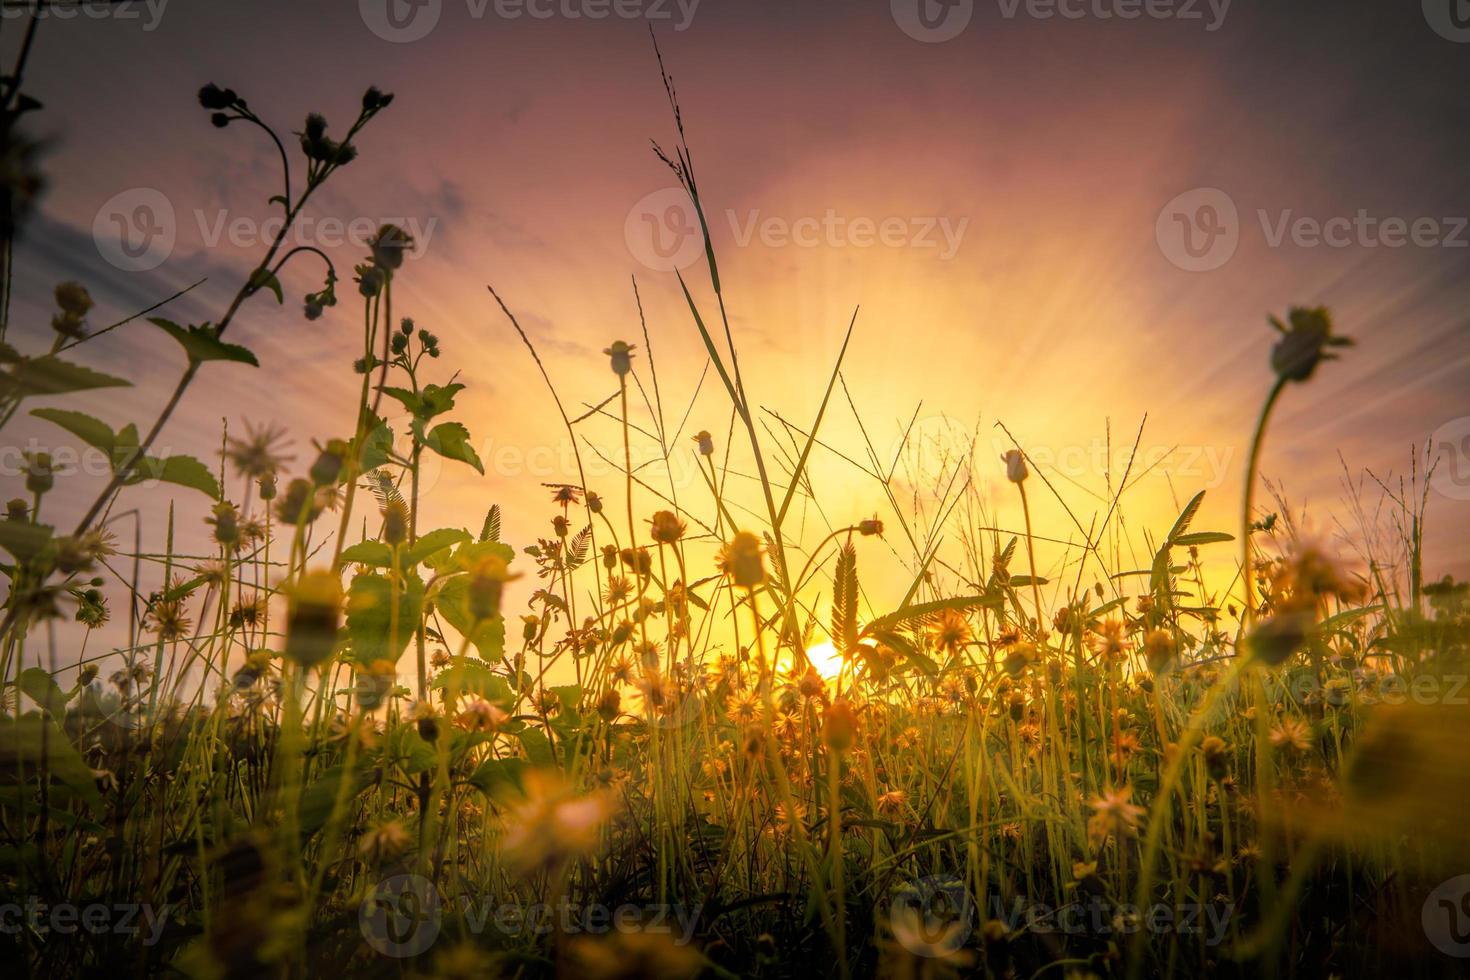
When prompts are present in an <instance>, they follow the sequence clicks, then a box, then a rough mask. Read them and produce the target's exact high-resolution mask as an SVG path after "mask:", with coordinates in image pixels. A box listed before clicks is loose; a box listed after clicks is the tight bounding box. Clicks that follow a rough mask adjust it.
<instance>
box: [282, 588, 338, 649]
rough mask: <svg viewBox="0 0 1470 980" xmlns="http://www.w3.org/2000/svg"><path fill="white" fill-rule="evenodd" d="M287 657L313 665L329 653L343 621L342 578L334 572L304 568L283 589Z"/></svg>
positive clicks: (335, 643)
mask: <svg viewBox="0 0 1470 980" xmlns="http://www.w3.org/2000/svg"><path fill="white" fill-rule="evenodd" d="M286 596H287V607H286V650H285V653H286V657H287V658H288V659H290V660H294V661H295V662H296V663H298V664H300V665H302V666H303V667H314V666H316V665H317V664H319V663H322V662H323V661H325V660H326V659H327V658H329V657H331V655H332V651H333V650H334V649H335V648H336V645H337V628H338V626H339V625H340V624H341V621H342V581H341V579H339V578H338V577H337V574H336V573H335V572H331V571H327V570H324V569H318V570H316V571H311V572H305V573H303V574H302V575H301V577H300V578H298V579H297V580H296V581H295V582H293V583H292V584H291V585H290V587H289V588H288V589H287V590H286Z"/></svg>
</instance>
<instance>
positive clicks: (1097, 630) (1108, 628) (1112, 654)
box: [1092, 616, 1124, 662]
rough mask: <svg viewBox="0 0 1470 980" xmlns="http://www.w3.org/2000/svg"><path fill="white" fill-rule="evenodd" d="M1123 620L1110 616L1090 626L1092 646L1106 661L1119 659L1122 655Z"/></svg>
mask: <svg viewBox="0 0 1470 980" xmlns="http://www.w3.org/2000/svg"><path fill="white" fill-rule="evenodd" d="M1123 631H1124V626H1123V621H1122V620H1121V619H1119V618H1118V617H1116V616H1110V617H1109V618H1107V619H1105V620H1103V621H1102V622H1101V623H1098V624H1096V625H1094V626H1093V627H1092V648H1093V650H1095V651H1096V652H1097V655H1098V656H1099V657H1101V658H1102V659H1103V660H1104V661H1106V662H1113V661H1116V660H1121V659H1122V658H1123V655H1124V647H1123Z"/></svg>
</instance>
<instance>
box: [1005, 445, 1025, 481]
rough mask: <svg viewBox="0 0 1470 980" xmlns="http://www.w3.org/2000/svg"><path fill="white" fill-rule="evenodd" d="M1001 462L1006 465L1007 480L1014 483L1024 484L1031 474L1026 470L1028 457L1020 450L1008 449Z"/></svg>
mask: <svg viewBox="0 0 1470 980" xmlns="http://www.w3.org/2000/svg"><path fill="white" fill-rule="evenodd" d="M1001 461H1002V462H1004V463H1005V464H1006V479H1007V480H1010V481H1011V482H1012V483H1022V482H1024V481H1025V479H1026V477H1028V476H1030V472H1029V471H1028V470H1027V469H1026V456H1025V454H1024V453H1022V452H1021V450H1019V449H1007V450H1006V451H1005V455H1003V456H1002V457H1001Z"/></svg>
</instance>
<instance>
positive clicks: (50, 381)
mask: <svg viewBox="0 0 1470 980" xmlns="http://www.w3.org/2000/svg"><path fill="white" fill-rule="evenodd" d="M12 377H13V380H14V384H15V394H16V395H17V396H18V397H20V398H25V397H28V396H30V395H64V394H67V393H68V392H73V391H90V390H92V389H94V388H129V387H132V382H131V381H125V380H123V379H122V378H115V377H113V376H112V375H110V374H103V373H102V372H101V371H93V370H92V369H91V368H89V367H82V366H81V365H80V364H73V363H72V362H70V361H63V360H62V359H61V358H59V357H56V356H54V355H50V354H48V355H46V356H45V357H37V358H33V359H32V360H29V361H23V362H21V363H20V364H18V365H16V367H15V370H14V373H13V375H12Z"/></svg>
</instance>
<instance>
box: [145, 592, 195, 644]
mask: <svg viewBox="0 0 1470 980" xmlns="http://www.w3.org/2000/svg"><path fill="white" fill-rule="evenodd" d="M193 625H194V624H193V621H192V620H191V619H189V617H188V616H186V615H185V614H184V600H182V599H163V598H160V599H157V600H155V601H154V603H153V604H152V606H150V607H149V609H148V615H147V617H146V618H145V619H144V621H143V628H144V629H147V630H150V631H151V632H153V633H156V634H157V635H158V638H159V639H160V640H162V641H163V642H165V643H171V642H173V641H175V640H182V639H183V638H184V637H185V636H187V635H188V634H189V629H190V628H191V627H192V626H193Z"/></svg>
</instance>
